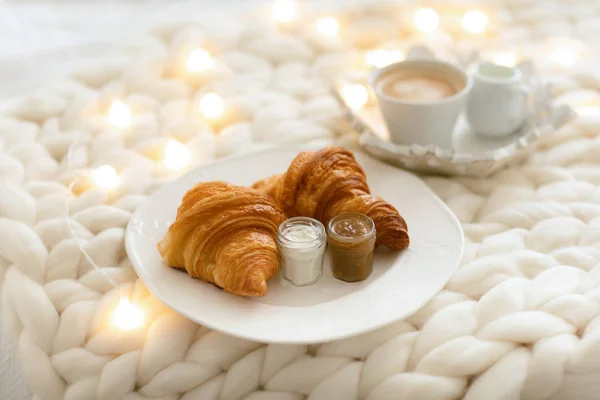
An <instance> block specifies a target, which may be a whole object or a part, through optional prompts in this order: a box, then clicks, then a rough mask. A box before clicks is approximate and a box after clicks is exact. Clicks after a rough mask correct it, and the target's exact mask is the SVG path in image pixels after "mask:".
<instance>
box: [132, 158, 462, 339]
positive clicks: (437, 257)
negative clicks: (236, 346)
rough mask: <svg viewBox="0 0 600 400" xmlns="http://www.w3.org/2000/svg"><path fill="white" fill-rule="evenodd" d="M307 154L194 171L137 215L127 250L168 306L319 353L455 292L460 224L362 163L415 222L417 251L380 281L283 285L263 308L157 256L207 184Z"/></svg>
mask: <svg viewBox="0 0 600 400" xmlns="http://www.w3.org/2000/svg"><path fill="white" fill-rule="evenodd" d="M300 150H301V149H294V150H289V149H285V150H271V151H266V152H261V153H254V154H251V155H245V156H241V157H237V158H231V159H226V160H223V161H221V162H217V163H215V164H211V165H207V166H204V167H202V168H199V169H196V170H193V171H191V172H189V173H188V174H186V175H185V176H183V177H181V178H179V179H178V180H176V181H174V182H172V183H170V184H168V185H165V186H164V187H162V188H161V189H160V190H158V191H157V192H156V193H155V194H154V195H152V196H151V197H150V199H149V200H148V201H147V202H146V203H145V204H143V205H142V206H140V207H139V208H138V209H137V211H136V212H135V213H134V215H133V217H132V218H131V221H130V222H129V225H128V227H127V233H126V237H125V240H126V248H127V253H128V255H129V258H130V260H131V261H132V263H133V266H134V268H135V270H136V271H137V273H138V275H139V276H140V278H141V279H142V281H143V282H144V283H145V284H146V286H147V287H148V289H149V290H150V291H151V292H152V293H153V294H154V295H155V296H156V297H157V298H158V299H160V300H161V301H162V302H164V303H165V304H166V305H168V306H169V307H171V308H173V309H174V310H176V311H177V312H179V313H181V314H183V315H185V316H186V317H188V318H190V319H192V320H194V321H196V322H198V323H199V324H202V325H205V326H207V327H209V328H212V329H215V330H219V331H222V332H225V333H228V334H231V335H233V336H238V337H242V338H246V339H250V340H254V341H259V342H269V343H274V342H277V343H316V342H325V341H330V340H334V339H340V338H344V337H348V336H352V335H356V334H359V333H363V332H367V331H370V330H373V329H376V328H378V327H381V326H384V325H386V324H389V323H391V322H393V321H396V320H399V319H402V318H405V317H407V316H409V315H410V314H412V313H413V312H415V311H416V310H417V309H419V308H420V307H421V306H423V305H424V304H425V303H426V302H427V301H428V300H430V299H431V298H432V297H433V296H434V295H435V294H436V293H437V292H438V291H439V290H440V289H442V288H443V286H444V285H445V284H446V283H447V282H448V280H449V279H450V277H451V276H452V274H453V272H454V271H455V270H456V268H457V267H458V265H459V262H460V259H461V256H462V249H463V233H462V229H461V226H460V224H459V222H458V220H457V219H456V217H455V216H454V214H453V213H452V212H451V211H450V210H449V209H448V207H446V205H444V204H443V203H442V201H441V200H440V199H439V198H438V197H437V196H436V195H435V194H434V193H433V192H432V191H431V190H430V189H429V188H428V187H427V186H426V185H425V184H424V183H423V182H422V181H421V180H420V179H419V178H417V177H416V176H414V175H412V174H410V173H407V172H404V171H399V170H397V169H395V168H393V167H390V166H388V165H386V164H384V163H382V162H380V161H378V160H376V159H374V158H372V157H370V156H368V155H365V154H363V153H356V156H357V159H358V161H359V162H360V164H361V165H362V166H363V168H364V169H365V171H366V173H367V176H368V179H369V185H370V187H371V189H372V192H373V193H374V194H376V195H379V196H381V197H383V198H385V199H386V200H387V201H389V202H390V203H392V204H393V205H394V206H396V207H397V208H398V210H399V211H400V213H401V214H402V215H403V216H404V218H405V219H406V222H407V224H408V227H409V234H410V238H411V245H410V247H409V248H408V249H407V250H405V251H402V252H392V251H389V250H386V249H378V250H377V251H376V256H375V267H374V272H373V274H372V275H371V276H370V277H369V278H368V279H367V280H366V281H364V282H360V283H355V284H349V283H344V282H341V281H338V280H336V279H334V278H333V277H332V275H331V272H330V269H329V256H328V255H326V257H325V260H326V264H325V273H324V276H323V278H321V280H320V281H319V282H318V283H317V284H315V285H314V286H310V287H306V288H295V287H291V286H288V285H284V284H283V283H282V281H281V279H280V278H279V277H278V276H276V277H274V278H273V279H271V280H270V281H269V283H268V285H269V291H268V293H267V295H266V296H265V297H262V298H244V297H238V296H235V295H232V294H230V293H227V292H224V291H222V290H220V289H218V288H217V287H215V286H213V285H211V284H208V283H205V282H202V281H200V280H197V279H193V278H191V277H189V276H188V275H187V274H186V273H185V272H181V271H179V270H176V269H174V268H170V267H168V266H167V265H166V264H165V263H164V262H163V261H162V259H161V257H160V255H159V253H158V250H157V248H156V244H157V242H158V241H159V240H160V239H161V238H162V237H163V235H164V234H165V232H166V231H167V229H168V227H169V226H170V224H171V223H172V221H173V220H174V217H175V213H176V209H177V207H178V206H179V203H180V200H181V197H182V196H183V194H184V193H185V192H186V191H187V190H188V189H190V188H191V187H192V186H194V184H195V183H197V182H199V181H210V180H225V181H229V182H231V183H235V184H239V185H249V184H251V183H253V182H254V181H256V180H258V179H260V178H262V177H264V176H268V175H272V174H274V173H279V172H284V171H285V170H286V169H287V166H288V165H289V163H290V162H291V161H292V159H293V158H294V157H295V156H296V154H297V152H298V151H300Z"/></svg>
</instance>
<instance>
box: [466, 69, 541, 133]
mask: <svg viewBox="0 0 600 400" xmlns="http://www.w3.org/2000/svg"><path fill="white" fill-rule="evenodd" d="M473 81H474V82H473V88H472V89H471V93H470V94H469V99H468V100H467V109H466V113H465V114H466V117H467V121H468V122H469V124H470V125H471V128H472V129H473V131H474V132H475V133H477V134H478V135H482V136H487V137H504V136H508V135H511V134H512V133H514V132H515V131H516V130H517V129H519V127H520V126H521V125H523V123H524V122H525V119H526V118H527V115H528V104H529V93H530V90H529V88H528V87H527V86H525V85H523V83H522V81H521V71H520V70H519V69H518V68H511V67H505V66H501V65H496V64H492V63H490V62H480V63H479V64H478V65H477V67H476V70H475V75H474V79H473Z"/></svg>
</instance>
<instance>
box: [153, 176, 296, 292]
mask: <svg viewBox="0 0 600 400" xmlns="http://www.w3.org/2000/svg"><path fill="white" fill-rule="evenodd" d="M285 219H286V217H285V215H284V214H283V212H282V211H281V210H280V209H279V207H278V206H277V205H276V203H275V202H274V201H273V199H272V198H270V197H269V196H266V195H265V194H263V193H260V192H258V191H256V190H253V189H251V188H247V187H241V186H234V185H231V184H228V183H226V182H219V181H217V182H206V183H199V184H197V185H196V186H194V187H193V188H192V189H190V190H189V191H188V192H187V193H186V194H185V196H184V197H183V200H182V202H181V205H180V206H179V208H178V210H177V217H176V219H175V222H174V223H173V224H172V225H171V227H170V228H169V230H168V232H167V234H166V235H165V237H164V238H163V239H162V240H161V241H160V242H159V243H158V250H159V252H160V254H161V256H162V257H163V259H164V260H165V261H166V263H167V264H168V265H170V266H172V267H175V268H184V269H185V270H186V271H187V272H188V273H189V274H190V276H192V277H194V278H199V279H202V280H204V281H206V282H211V283H215V284H216V285H218V286H219V287H221V288H223V289H225V290H227V291H229V292H231V293H234V294H237V295H242V296H264V295H265V294H266V292H267V281H268V280H269V279H270V278H271V277H273V276H274V275H275V274H276V273H277V271H278V270H279V265H280V261H281V260H280V256H279V251H278V250H277V244H276V236H277V229H278V227H279V225H280V224H281V223H282V222H283V221H284V220H285Z"/></svg>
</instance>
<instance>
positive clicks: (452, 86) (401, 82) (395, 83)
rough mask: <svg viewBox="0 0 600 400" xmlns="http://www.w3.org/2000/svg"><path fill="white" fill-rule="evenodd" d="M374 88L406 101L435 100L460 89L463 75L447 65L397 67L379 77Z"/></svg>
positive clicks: (463, 85)
mask: <svg viewBox="0 0 600 400" xmlns="http://www.w3.org/2000/svg"><path fill="white" fill-rule="evenodd" d="M376 86H377V88H378V89H379V90H380V91H381V93H383V94H384V95H386V96H388V97H391V98H395V99H398V100H401V101H405V102H428V101H429V102H435V101H438V100H443V99H445V98H448V97H452V96H454V95H456V94H457V93H459V92H460V91H462V90H463V89H464V88H465V86H466V82H465V81H464V78H463V77H462V76H460V74H457V73H456V71H453V70H451V69H448V68H443V67H439V66H436V65H432V66H426V67H421V68H419V69H416V68H398V69H395V70H392V71H389V72H388V73H386V74H384V75H383V76H381V77H379V79H378V81H377V83H376Z"/></svg>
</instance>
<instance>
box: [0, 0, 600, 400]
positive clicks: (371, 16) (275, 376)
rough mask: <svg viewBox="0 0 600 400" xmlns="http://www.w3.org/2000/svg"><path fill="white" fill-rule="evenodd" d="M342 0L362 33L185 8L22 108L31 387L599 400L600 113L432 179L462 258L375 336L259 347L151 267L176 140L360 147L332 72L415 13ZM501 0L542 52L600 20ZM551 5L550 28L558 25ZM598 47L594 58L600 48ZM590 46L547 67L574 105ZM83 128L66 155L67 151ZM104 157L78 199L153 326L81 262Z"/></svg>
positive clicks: (4, 249) (300, 398)
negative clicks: (492, 165)
mask: <svg viewBox="0 0 600 400" xmlns="http://www.w3.org/2000/svg"><path fill="white" fill-rule="evenodd" d="M344 4H345V7H344V9H343V10H342V11H340V12H339V14H338V15H339V16H340V18H342V21H343V24H342V25H341V27H342V33H343V35H342V36H343V39H342V40H343V41H344V44H345V46H346V48H344V49H341V44H340V43H338V42H337V41H336V40H321V39H319V37H315V35H313V34H311V33H310V32H309V33H306V34H304V33H303V32H304V31H303V29H305V28H306V29H309V28H308V27H309V26H312V25H311V24H309V23H308V22H306V21H309V20H308V19H307V20H306V21H304V22H306V23H304V22H303V23H301V24H297V25H298V26H297V25H296V24H291V25H288V26H285V27H283V26H282V27H281V28H280V29H274V28H273V27H272V26H271V25H269V24H268V23H267V22H264V23H263V22H259V21H257V20H256V18H254V19H252V20H247V19H245V18H246V17H236V16H213V15H206V14H205V13H202V15H194V16H189V15H186V16H182V17H181V19H180V20H179V21H176V22H173V23H170V24H169V25H168V26H166V25H165V26H159V27H157V28H156V29H155V30H154V31H153V32H152V33H151V34H149V35H147V36H144V37H136V38H135V39H130V40H124V41H123V42H122V43H120V44H119V49H120V50H118V51H117V53H115V54H111V55H110V58H109V59H108V60H107V62H106V63H104V64H97V65H93V66H88V67H86V68H85V69H82V70H81V71H78V72H77V73H75V74H74V75H73V77H72V78H70V79H68V80H66V81H63V82H58V83H55V84H53V85H50V86H48V87H46V88H43V89H41V90H40V91H39V92H37V93H34V94H32V95H29V96H25V97H23V98H19V99H15V100H14V101H11V102H9V103H8V104H6V105H4V106H3V109H2V116H1V117H0V284H1V296H0V303H1V314H2V317H3V326H4V327H6V329H8V330H9V332H10V334H11V336H12V337H14V339H15V341H16V342H17V343H18V345H17V349H18V357H19V360H20V363H21V366H22V369H23V372H24V375H25V377H26V379H27V381H28V383H29V385H30V387H31V391H32V393H33V398H34V399H36V400H60V399H65V400H76V399H86V400H88V399H99V400H113V399H123V400H149V399H152V400H159V399H160V400H197V399H202V400H205V399H219V400H237V399H244V400H273V399H277V400H306V399H310V400H331V399H361V400H363V399H366V400H389V399H403V400H406V399H409V400H410V399H415V400H416V399H418V400H428V399H436V400H439V399H442V400H450V399H462V398H464V399H467V400H479V399H491V400H505V399H519V398H522V399H536V400H543V399H551V400H563V399H565V400H566V399H578V400H596V399H598V393H600V379H598V376H599V375H600V357H599V356H598V355H599V354H600V246H599V245H598V244H599V243H600V189H599V185H600V151H599V150H600V136H599V133H600V118H598V116H595V115H593V113H592V114H586V115H582V117H581V118H579V119H577V120H575V121H574V122H573V123H571V124H570V125H568V126H565V127H563V128H562V129H560V130H559V131H558V132H556V133H553V134H551V135H548V136H544V137H542V138H541V139H540V142H539V148H538V149H537V151H536V153H534V154H533V155H532V156H530V157H528V158H527V159H525V160H523V163H522V164H519V165H515V166H512V167H511V168H509V169H506V170H503V171H500V172H498V173H497V174H495V175H494V176H492V177H489V178H487V179H482V180H478V179H471V178H460V177H457V178H442V177H424V178H423V179H424V180H425V182H426V183H427V184H428V185H429V186H430V187H431V188H432V189H433V190H434V191H435V192H436V193H437V194H438V195H439V196H440V198H441V199H442V200H443V201H444V202H445V203H446V204H447V205H448V206H449V207H450V208H451V209H452V210H453V211H454V212H455V214H456V215H457V216H458V218H459V219H460V221H461V223H462V227H463V230H464V233H465V238H466V247H465V251H464V257H463V259H462V262H461V266H460V268H459V269H458V270H457V271H456V273H455V274H454V276H453V277H452V278H451V280H450V281H449V283H448V284H447V285H446V287H445V288H444V289H443V290H442V291H441V292H440V293H439V294H437V295H436V296H435V297H434V298H433V299H432V300H431V301H430V302H429V303H428V304H427V305H426V306H424V307H423V308H422V309H420V310H419V311H418V312H416V313H415V314H414V315H412V316H410V317H408V318H407V319H405V320H403V321H398V322H396V323H393V324H391V325H389V326H386V327H384V328H381V329H378V330H376V331H373V332H370V333H367V334H363V335H360V336H357V337H352V338H348V339H343V340H338V341H334V342H330V343H323V344H315V345H310V346H309V345H303V344H294V345H281V344H264V343H254V342H249V341H247V340H243V339H238V338H235V337H231V336H227V335H224V334H221V333H219V332H217V331H213V330H210V329H208V328H206V327H203V326H199V325H197V324H195V323H193V322H191V321H190V320H188V319H186V318H184V317H182V316H181V315H178V314H176V313H174V312H173V311H172V310H170V309H169V308H167V307H166V306H164V305H163V304H162V303H160V302H159V301H158V300H157V299H156V298H155V297H154V296H152V295H151V294H150V293H149V292H148V291H147V289H146V288H145V287H144V285H143V284H142V283H141V282H140V280H139V279H138V278H137V275H136V274H135V272H134V270H133V268H132V266H131V263H130V261H129V260H128V259H127V257H126V253H125V248H124V243H123V238H124V231H125V227H126V226H127V223H128V221H129V218H130V216H131V213H132V212H133V211H134V210H135V209H136V207H137V206H138V205H140V204H141V203H142V202H144V201H145V200H146V198H147V196H148V195H150V194H151V193H152V192H153V191H154V190H155V189H157V188H158V187H160V186H162V185H163V184H164V183H166V182H168V181H169V180H170V179H173V178H174V177H175V176H176V174H174V173H173V172H171V171H169V170H167V169H166V168H165V166H164V164H163V158H164V149H165V147H166V145H167V143H169V140H177V141H179V142H181V143H182V144H184V145H185V146H187V148H189V149H190V152H191V160H192V165H190V168H193V167H196V166H197V165H201V164H205V163H208V162H210V161H212V160H214V159H217V158H221V157H226V156H229V155H232V154H240V153H243V152H249V151H256V150H260V149H264V148H269V147H273V146H278V145H284V144H285V145H288V146H289V145H294V144H300V143H302V144H304V143H311V144H313V145H318V146H320V147H324V146H328V145H331V144H333V143H335V144H342V145H346V146H349V145H352V144H353V143H356V137H355V136H354V134H353V133H351V132H350V131H349V129H348V126H347V125H346V124H345V123H344V122H343V121H342V119H341V118H340V117H341V110H340V108H339V107H338V106H337V104H336V102H335V100H334V99H333V98H332V97H331V96H330V94H329V92H328V90H329V89H328V88H329V86H328V83H329V82H330V79H332V78H336V77H340V76H343V74H344V73H346V72H347V71H348V70H349V69H355V68H358V67H357V62H358V61H357V57H356V54H357V51H359V50H361V51H362V50H364V49H366V48H375V47H378V46H382V47H383V46H385V45H387V44H390V43H398V41H397V40H398V35H400V34H402V32H404V34H407V32H408V31H410V29H412V28H410V27H409V26H407V23H406V21H405V19H404V18H405V17H406V15H412V14H411V13H412V8H411V7H410V6H409V5H407V6H404V5H402V4H390V3H389V2H386V3H385V4H381V5H380V4H379V3H375V2H369V3H368V4H365V5H360V6H354V5H350V4H348V2H345V3H344ZM486 4H487V3H486ZM498 4H499V7H500V6H501V8H500V9H499V10H498V12H497V14H494V15H493V16H492V15H490V20H492V21H494V22H495V24H496V25H497V30H496V31H495V32H494V33H493V34H494V35H497V36H498V37H499V38H501V39H502V40H508V41H510V43H516V44H523V45H524V46H525V45H526V46H527V47H526V49H527V52H526V54H528V55H532V56H533V55H535V54H538V51H539V54H540V56H539V57H537V58H536V61H537V59H539V61H540V63H542V61H544V60H545V58H544V57H546V56H548V52H547V47H544V46H546V44H547V43H546V42H545V40H546V39H547V38H548V36H549V34H550V33H551V34H552V35H557V34H565V35H566V34H569V33H571V34H575V35H578V37H579V38H580V39H581V40H584V39H585V37H592V38H594V37H597V33H598V31H597V28H598V26H600V23H599V12H600V9H598V7H596V6H594V5H593V4H591V3H590V2H583V1H580V2H578V1H574V2H569V3H564V2H562V1H559V0H552V1H546V2H544V4H543V7H542V6H541V5H540V4H539V2H530V1H525V0H511V1H508V0H507V1H505V2H500V3H498ZM488 5H489V4H488ZM444 6H445V7H446V6H447V3H444ZM463 6H464V4H463ZM403 7H405V8H403ZM456 7H457V8H456V9H457V10H459V9H461V8H460V7H462V6H461V5H460V4H457V5H456ZM468 7H469V8H471V7H473V5H472V4H469V6H468ZM490 10H492V9H490ZM440 12H441V8H440ZM490 12H491V11H490ZM548 15H552V16H553V17H552V19H551V21H552V23H540V22H539V21H550V19H549V17H548ZM303 18H311V16H310V15H305V16H304V17H303ZM405 28H406V29H405ZM294 29H296V30H294ZM490 35H492V32H490ZM470 37H471V36H470ZM436 38H437V36H436ZM486 40H487V39H486ZM538 43H539V47H538ZM205 45H210V46H211V51H212V52H213V54H215V56H217V57H218V59H219V60H218V61H219V62H218V63H216V65H215V69H214V71H212V72H211V73H206V74H197V73H191V72H186V70H185V69H184V68H182V67H181V57H180V56H179V54H181V51H183V52H184V53H185V52H186V51H189V49H190V48H193V47H194V46H205ZM440 46H442V45H441V44H440ZM586 46H587V48H586V50H587V51H586V54H588V56H589V57H590V60H592V61H594V62H597V59H595V58H593V57H594V54H595V52H596V51H597V50H598V49H597V47H595V46H597V43H594V42H593V41H592V42H590V43H588V44H586ZM553 48H554V47H553ZM346 50H347V51H346ZM441 50H443V49H441ZM359 58H360V57H359ZM361 60H362V58H361ZM361 62H362V61H361ZM582 63H583V61H582ZM582 63H578V64H576V65H574V66H572V67H570V68H568V69H567V70H565V69H563V67H562V66H560V65H558V66H556V67H555V66H554V64H552V63H548V64H547V65H544V66H543V68H544V70H543V72H544V74H545V76H546V77H547V78H548V79H552V80H553V81H554V82H555V83H556V85H555V89H556V93H557V96H558V99H557V101H559V102H563V103H569V104H575V105H577V104H579V105H582V104H584V105H593V104H600V95H599V94H598V92H597V90H596V89H597V88H600V75H598V72H597V68H596V69H594V68H590V69H586V68H585V65H584V64H582ZM542 64H543V63H542ZM592 66H593V64H592ZM210 91H214V92H217V93H219V94H220V95H221V96H222V97H223V99H224V103H225V105H226V111H225V115H224V116H223V118H222V119H221V120H219V121H216V122H212V123H209V122H207V121H205V120H204V119H202V118H200V116H199V112H198V100H199V98H200V96H202V95H203V94H204V93H207V92H210ZM115 98H119V99H121V100H122V101H123V102H125V103H126V104H128V105H130V107H131V109H132V112H133V114H132V126H131V127H129V128H127V129H125V130H120V129H116V128H115V127H114V126H112V125H111V124H110V122H109V121H107V119H106V115H107V111H108V109H109V107H110V104H111V102H112V101H113V100H114V99H115ZM217 131H218V134H215V133H216V132H217ZM82 132H83V136H82V139H81V145H79V146H77V147H76V149H74V152H73V157H72V164H73V170H69V169H68V168H67V165H66V160H65V155H66V152H67V149H68V148H69V146H70V144H71V143H72V141H73V140H74V139H75V138H76V137H79V136H80V135H81V133H82ZM104 164H108V165H111V166H113V167H114V168H115V169H116V170H117V172H118V174H119V185H118V187H117V188H115V189H114V190H111V191H108V190H105V189H102V188H101V187H97V186H94V185H87V186H86V185H83V184H82V186H81V187H79V188H78V189H77V195H76V196H69V202H70V210H71V213H72V226H73V228H74V229H75V231H76V232H77V234H78V236H79V237H80V238H81V241H82V243H83V245H84V247H85V249H86V250H87V252H88V253H89V254H90V255H91V256H92V258H93V260H94V261H95V262H96V263H97V264H98V265H100V266H102V267H103V268H104V270H105V272H106V273H107V274H108V275H109V276H111V277H112V278H113V279H114V280H115V281H116V282H117V283H119V285H120V286H121V290H122V291H123V293H125V294H126V295H128V296H129V297H130V298H131V300H132V302H133V303H134V304H136V305H138V306H139V307H141V308H142V310H143V311H144V313H145V316H146V324H145V325H144V327H143V328H141V329H139V330H133V331H122V330H118V329H116V328H114V327H113V325H112V324H111V323H110V318H111V315H112V312H113V310H114V309H115V307H116V305H117V303H118V301H119V294H118V292H117V291H116V290H114V289H113V288H112V286H111V285H110V284H109V283H108V282H107V280H106V279H105V278H104V277H102V276H101V275H100V274H99V273H98V272H97V271H96V270H95V269H93V268H92V267H91V266H90V264H89V263H88V262H87V260H86V259H85V258H84V257H82V255H81V252H80V251H79V249H78V247H77V245H76V243H75V240H74V239H73V238H72V237H71V234H70V231H69V229H68V227H67V223H66V221H65V216H64V209H65V207H64V202H65V199H66V198H67V187H68V185H69V184H70V183H71V181H72V179H73V177H74V176H77V175H86V174H88V173H89V172H90V171H91V170H92V169H93V168H95V167H97V166H100V165H104ZM240 173H243V171H240ZM248 183H250V182H248ZM166 228H167V227H165V229H166ZM430 228H431V229H435V226H432V227H430ZM207 306H208V305H207ZM257 323H259V322H257ZM0 390H1V389H0Z"/></svg>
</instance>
